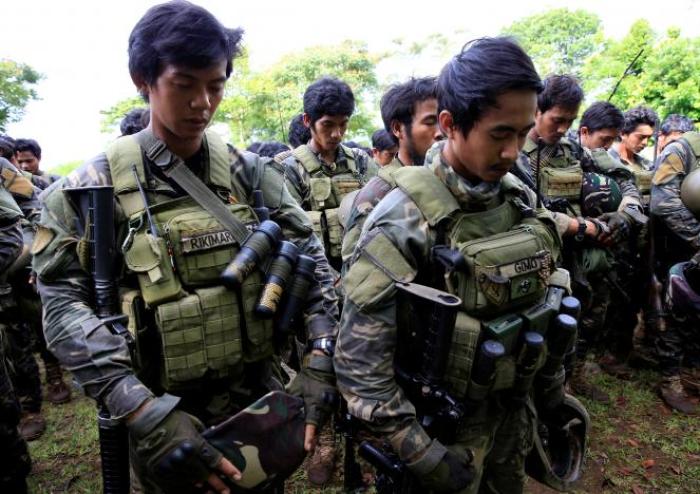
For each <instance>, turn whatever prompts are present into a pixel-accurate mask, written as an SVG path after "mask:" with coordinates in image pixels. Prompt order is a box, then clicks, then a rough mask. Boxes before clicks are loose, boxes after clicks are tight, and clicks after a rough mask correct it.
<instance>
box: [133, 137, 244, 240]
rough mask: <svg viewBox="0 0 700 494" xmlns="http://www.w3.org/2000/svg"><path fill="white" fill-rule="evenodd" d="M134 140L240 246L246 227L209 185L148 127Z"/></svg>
mask: <svg viewBox="0 0 700 494" xmlns="http://www.w3.org/2000/svg"><path fill="white" fill-rule="evenodd" d="M135 139H136V140H137V141H138V143H139V144H140V145H141V147H142V148H143V149H144V150H145V152H146V156H147V157H148V159H149V160H151V161H153V163H155V164H156V165H157V166H160V167H161V168H162V169H163V172H164V173H165V175H166V176H167V177H168V178H171V179H172V180H173V181H175V183H176V184H178V185H179V186H180V187H182V188H183V189H184V190H185V192H187V193H188V194H189V195H190V197H192V199H194V200H195V201H196V202H197V204H199V205H200V206H201V207H202V208H204V209H205V210H206V211H208V212H209V213H210V214H211V215H212V216H214V218H216V220H217V221H218V222H219V223H221V225H222V226H223V227H224V228H226V229H227V230H229V232H231V234H232V235H233V238H235V239H236V242H237V243H238V245H243V243H244V242H245V240H246V238H248V229H247V228H246V226H245V225H244V224H243V223H242V222H241V221H240V220H239V219H238V218H236V217H235V216H234V215H233V213H231V211H229V210H228V209H227V208H226V207H225V206H224V204H223V203H222V201H221V199H220V198H219V197H217V196H216V194H214V193H213V192H212V191H211V189H209V187H207V186H206V185H204V183H203V182H202V181H201V180H199V178H197V176H196V175H195V174H194V173H192V170H190V169H189V168H187V165H186V164H185V162H184V161H183V160H182V158H180V157H178V156H176V155H174V154H173V153H171V152H170V151H169V150H168V148H167V146H166V145H165V143H164V142H163V141H161V140H160V139H157V138H156V137H155V136H154V135H153V133H152V132H151V131H150V129H148V128H147V129H144V130H142V131H141V132H139V133H138V134H135Z"/></svg>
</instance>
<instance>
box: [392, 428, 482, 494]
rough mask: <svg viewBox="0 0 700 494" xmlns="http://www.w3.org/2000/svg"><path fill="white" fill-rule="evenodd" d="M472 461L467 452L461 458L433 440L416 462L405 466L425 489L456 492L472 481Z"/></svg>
mask: <svg viewBox="0 0 700 494" xmlns="http://www.w3.org/2000/svg"><path fill="white" fill-rule="evenodd" d="M473 460H474V458H473V456H472V454H471V452H470V451H467V456H466V457H462V456H460V455H458V454H456V453H453V452H452V451H449V450H448V449H447V448H445V446H443V445H442V444H441V443H440V442H439V441H438V440H437V439H434V440H433V441H432V442H431V443H430V446H428V447H427V448H426V450H425V452H424V453H423V454H422V455H421V456H420V457H419V458H418V459H417V460H415V461H413V462H411V463H408V464H407V465H406V466H408V468H409V470H411V472H413V474H414V475H416V477H418V480H419V481H420V483H421V484H422V485H423V486H424V487H426V488H427V489H430V490H432V491H434V492H457V491H460V490H462V489H464V488H466V487H468V486H469V485H470V484H471V483H472V482H473V481H474V467H473V466H472V461H473Z"/></svg>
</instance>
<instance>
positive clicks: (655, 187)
mask: <svg viewBox="0 0 700 494" xmlns="http://www.w3.org/2000/svg"><path fill="white" fill-rule="evenodd" d="M658 163H659V166H658V168H657V170H656V173H655V174H654V179H653V181H652V189H651V214H652V215H653V217H654V218H655V219H656V218H658V219H659V222H658V223H657V225H659V226H660V227H661V228H659V230H658V231H657V232H655V233H657V236H656V238H658V239H659V240H660V242H658V243H657V247H656V255H657V259H658V260H659V261H660V262H659V271H658V274H659V276H660V278H662V279H666V280H667V283H666V285H667V286H671V287H672V288H673V285H675V283H671V281H672V280H671V279H669V278H673V277H674V274H675V278H676V279H677V280H682V279H683V277H684V274H683V273H682V272H676V273H674V271H673V270H672V268H676V267H677V266H679V265H678V264H677V263H680V262H685V261H688V260H689V259H690V258H691V257H693V256H696V255H697V253H698V252H699V251H700V220H699V218H700V208H699V207H698V200H697V198H698V189H697V184H698V180H697V178H698V172H697V171H696V170H697V169H698V167H699V166H700V133H698V132H686V133H685V134H683V136H682V137H681V138H679V139H677V140H676V141H674V142H672V143H671V144H669V145H668V146H666V148H665V149H664V152H663V153H662V154H661V156H660V157H659V159H658ZM669 270H671V272H670V273H669ZM669 275H670V276H669ZM683 283H686V282H683ZM686 284H687V283H686ZM694 289H695V290H697V285H696V286H695V287H694ZM676 290H678V291H679V292H681V287H679V286H676ZM671 294H673V293H672V290H671ZM677 295H678V294H677ZM680 295H681V296H682V295H683V294H682V293H680ZM679 302H680V300H674V298H673V297H668V298H667V300H666V309H667V311H668V312H669V317H668V318H667V321H666V326H667V328H666V331H660V332H658V333H657V335H656V351H657V354H658V359H659V366H660V368H661V373H662V375H663V378H662V381H661V383H660V384H659V387H658V391H659V395H660V396H661V398H662V399H663V400H664V402H666V404H667V405H668V406H670V407H671V408H673V409H674V410H678V411H679V412H681V413H686V414H693V413H697V411H698V406H697V405H696V404H695V403H693V402H692V401H691V400H690V399H689V397H688V394H687V392H686V390H685V389H684V387H683V383H682V382H681V372H680V371H681V364H682V362H683V357H684V354H685V355H688V353H689V350H690V349H693V347H695V350H696V351H697V345H698V343H697V324H698V321H697V308H694V311H693V312H694V313H690V314H688V313H687V312H686V313H683V311H682V310H679V309H680V307H678V306H679V305H680V304H679ZM695 372H696V373H697V369H696V370H695ZM695 378H696V380H697V376H695Z"/></svg>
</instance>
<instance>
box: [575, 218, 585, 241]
mask: <svg viewBox="0 0 700 494" xmlns="http://www.w3.org/2000/svg"><path fill="white" fill-rule="evenodd" d="M576 221H578V230H576V235H574V240H576V241H577V242H583V239H584V238H585V237H586V220H584V219H583V218H582V217H580V216H577V217H576Z"/></svg>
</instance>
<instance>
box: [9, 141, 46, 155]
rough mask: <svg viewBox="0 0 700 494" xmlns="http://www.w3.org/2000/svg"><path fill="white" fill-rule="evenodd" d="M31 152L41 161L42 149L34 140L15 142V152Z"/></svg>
mask: <svg viewBox="0 0 700 494" xmlns="http://www.w3.org/2000/svg"><path fill="white" fill-rule="evenodd" d="M24 151H29V152H31V153H32V154H33V155H34V156H36V158H37V159H41V147H40V146H39V143H38V142H36V141H35V140H34V139H17V141H15V152H16V153H21V152H24Z"/></svg>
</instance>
